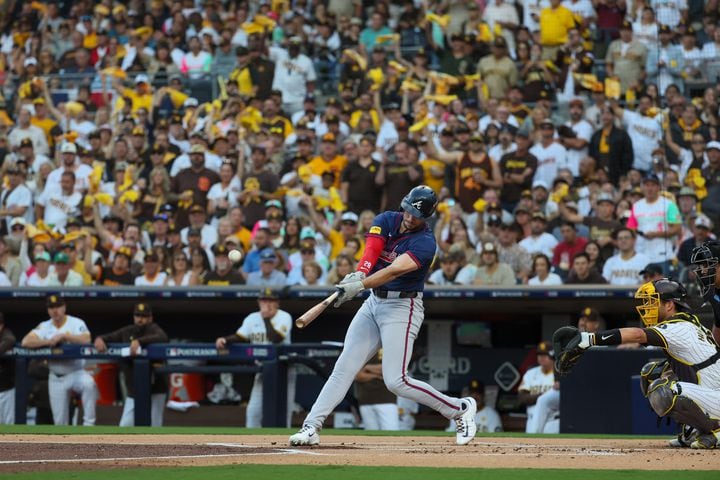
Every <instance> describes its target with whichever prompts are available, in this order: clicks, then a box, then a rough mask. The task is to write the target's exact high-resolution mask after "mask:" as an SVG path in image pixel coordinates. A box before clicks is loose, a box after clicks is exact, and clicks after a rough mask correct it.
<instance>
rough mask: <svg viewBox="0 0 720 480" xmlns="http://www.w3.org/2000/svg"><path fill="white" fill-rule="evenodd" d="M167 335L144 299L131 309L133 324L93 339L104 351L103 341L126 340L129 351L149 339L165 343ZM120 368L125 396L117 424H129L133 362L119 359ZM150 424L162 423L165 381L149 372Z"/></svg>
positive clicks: (131, 420) (132, 352) (132, 409)
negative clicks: (150, 383) (150, 395)
mask: <svg viewBox="0 0 720 480" xmlns="http://www.w3.org/2000/svg"><path fill="white" fill-rule="evenodd" d="M167 341H168V336H167V334H166V333H165V331H164V330H163V329H162V328H160V326H158V324H156V323H154V322H153V315H152V309H151V308H150V305H148V304H147V303H138V304H137V305H135V309H134V311H133V324H132V325H128V326H127V327H123V328H121V329H119V330H115V331H114V332H110V333H106V334H105V335H100V336H99V337H97V338H96V339H95V348H96V349H97V351H98V352H105V351H107V343H129V344H130V355H131V356H135V355H137V354H138V353H140V349H141V347H144V346H146V345H150V344H152V343H166V342H167ZM121 368H122V372H123V375H124V376H125V387H126V389H127V398H126V399H125V406H124V407H123V412H122V418H120V426H121V427H132V426H134V425H135V398H134V395H133V385H134V383H133V363H132V362H122V363H121ZM150 392H151V394H152V400H151V410H150V424H151V425H152V426H153V427H161V426H162V423H163V411H164V409H165V399H166V397H167V381H166V380H165V376H164V375H155V374H154V373H153V377H152V385H151V387H150Z"/></svg>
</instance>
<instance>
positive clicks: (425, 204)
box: [400, 185, 438, 219]
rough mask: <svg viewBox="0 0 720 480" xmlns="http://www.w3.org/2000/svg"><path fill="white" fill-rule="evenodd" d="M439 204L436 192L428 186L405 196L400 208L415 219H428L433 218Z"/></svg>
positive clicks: (418, 188) (420, 187) (413, 190)
mask: <svg viewBox="0 0 720 480" xmlns="http://www.w3.org/2000/svg"><path fill="white" fill-rule="evenodd" d="M437 203H438V200H437V195H436V194H435V191H434V190H433V189H432V188H430V187H428V186H426V185H420V186H418V187H415V188H413V189H412V190H410V192H408V194H407V195H405V198H403V199H402V202H400V206H401V207H402V209H403V210H405V211H406V212H408V213H409V214H410V215H412V216H413V217H416V218H423V219H426V218H430V217H432V216H433V214H434V213H435V207H437Z"/></svg>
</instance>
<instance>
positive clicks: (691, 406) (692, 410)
mask: <svg viewBox="0 0 720 480" xmlns="http://www.w3.org/2000/svg"><path fill="white" fill-rule="evenodd" d="M647 398H648V400H649V401H650V406H651V407H652V409H653V410H654V411H655V413H657V414H658V416H660V417H665V416H669V417H670V418H672V419H673V420H675V421H676V422H677V423H684V424H685V425H690V426H691V427H695V428H696V429H697V431H698V432H699V433H700V434H701V435H702V434H706V433H710V432H712V431H713V430H715V429H716V428H718V422H717V421H716V420H713V419H711V418H710V417H709V416H708V415H707V414H706V413H705V412H703V411H702V409H701V408H700V407H698V405H697V404H696V403H695V402H693V401H692V399H690V398H688V397H686V396H684V395H683V394H682V389H681V388H680V385H678V384H677V383H676V382H672V381H670V380H669V379H667V378H658V379H657V380H655V381H654V382H652V383H651V384H650V386H649V387H648V393H647Z"/></svg>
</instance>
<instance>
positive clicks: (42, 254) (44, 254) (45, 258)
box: [35, 252, 50, 262]
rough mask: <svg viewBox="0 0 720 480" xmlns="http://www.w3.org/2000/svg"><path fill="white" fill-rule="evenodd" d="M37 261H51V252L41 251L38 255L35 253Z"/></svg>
mask: <svg viewBox="0 0 720 480" xmlns="http://www.w3.org/2000/svg"><path fill="white" fill-rule="evenodd" d="M35 261H36V262H49V261H50V254H49V253H48V252H40V253H38V254H37V255H35Z"/></svg>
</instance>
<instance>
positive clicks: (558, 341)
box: [552, 327, 585, 375]
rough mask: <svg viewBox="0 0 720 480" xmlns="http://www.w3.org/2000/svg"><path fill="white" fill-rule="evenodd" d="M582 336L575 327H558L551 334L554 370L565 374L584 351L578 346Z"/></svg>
mask: <svg viewBox="0 0 720 480" xmlns="http://www.w3.org/2000/svg"><path fill="white" fill-rule="evenodd" d="M581 340H582V337H581V335H580V330H578V329H577V328H575V327H560V328H558V329H557V330H556V331H555V333H554V334H553V339H552V342H553V350H554V351H555V370H557V371H558V373H559V374H560V375H567V374H568V373H570V370H572V368H573V367H574V366H575V364H576V363H577V361H578V360H579V359H580V355H582V354H583V352H584V351H585V350H584V349H583V348H580V346H579V345H580V341H581Z"/></svg>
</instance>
